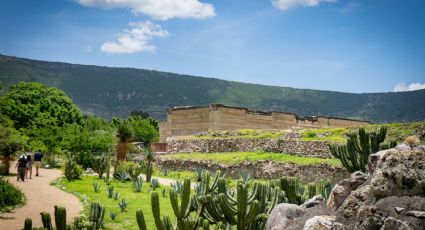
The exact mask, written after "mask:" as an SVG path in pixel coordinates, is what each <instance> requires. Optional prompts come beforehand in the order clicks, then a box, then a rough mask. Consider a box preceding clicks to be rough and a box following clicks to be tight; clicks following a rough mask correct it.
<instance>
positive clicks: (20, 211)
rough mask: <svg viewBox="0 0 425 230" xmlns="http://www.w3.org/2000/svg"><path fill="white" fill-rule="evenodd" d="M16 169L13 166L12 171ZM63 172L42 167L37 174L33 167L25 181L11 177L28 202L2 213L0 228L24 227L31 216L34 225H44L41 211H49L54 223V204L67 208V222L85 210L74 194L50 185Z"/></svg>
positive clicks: (12, 229) (15, 229)
mask: <svg viewBox="0 0 425 230" xmlns="http://www.w3.org/2000/svg"><path fill="white" fill-rule="evenodd" d="M14 171H15V169H14V168H12V169H11V172H14ZM61 174H62V172H61V171H60V170H57V169H40V176H38V177H36V176H35V167H34V168H33V177H32V179H28V180H25V181H24V182H21V181H19V182H18V181H16V177H10V178H9V181H10V182H11V183H13V184H14V185H16V186H17V187H19V188H20V189H21V190H22V192H23V193H25V196H26V199H27V200H26V204H25V205H24V206H22V207H20V208H16V209H14V210H12V211H11V212H8V213H0V229H2V230H18V229H22V228H23V227H24V221H25V219H26V218H28V217H30V218H31V219H32V222H33V227H40V226H42V223H41V216H40V213H41V212H43V211H49V212H50V214H51V216H52V222H53V224H54V213H53V211H54V206H55V205H58V206H63V207H65V208H66V213H67V222H68V223H71V222H72V220H73V218H74V217H76V216H78V215H79V214H80V212H81V211H82V210H83V205H82V204H81V202H80V201H79V200H78V198H77V197H76V196H74V195H71V194H69V193H66V192H64V191H62V190H60V189H59V188H56V187H54V186H51V185H50V182H51V181H52V180H54V179H55V178H58V177H60V176H61Z"/></svg>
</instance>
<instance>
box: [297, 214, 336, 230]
mask: <svg viewBox="0 0 425 230" xmlns="http://www.w3.org/2000/svg"><path fill="white" fill-rule="evenodd" d="M330 229H332V230H340V229H344V225H342V224H341V223H338V222H336V217H335V216H314V217H313V218H310V219H308V220H307V221H306V222H305V225H304V230H330Z"/></svg>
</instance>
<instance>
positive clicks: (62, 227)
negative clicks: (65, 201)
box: [55, 206, 66, 230]
mask: <svg viewBox="0 0 425 230" xmlns="http://www.w3.org/2000/svg"><path fill="white" fill-rule="evenodd" d="M55 224H56V229H57V230H66V209H65V208H64V207H58V206H55Z"/></svg>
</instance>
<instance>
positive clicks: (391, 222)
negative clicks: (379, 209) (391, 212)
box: [380, 217, 413, 230]
mask: <svg viewBox="0 0 425 230" xmlns="http://www.w3.org/2000/svg"><path fill="white" fill-rule="evenodd" d="M395 229H397V230H413V228H412V227H410V226H409V223H407V222H403V221H401V220H397V219H396V218H394V217H388V218H387V219H385V222H384V225H382V227H381V229H380V230H395Z"/></svg>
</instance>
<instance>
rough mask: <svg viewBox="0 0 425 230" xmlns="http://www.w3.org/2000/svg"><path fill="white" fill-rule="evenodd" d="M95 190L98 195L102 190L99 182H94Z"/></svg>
mask: <svg viewBox="0 0 425 230" xmlns="http://www.w3.org/2000/svg"><path fill="white" fill-rule="evenodd" d="M93 189H94V192H95V193H98V192H99V190H100V184H99V183H97V182H93Z"/></svg>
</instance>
